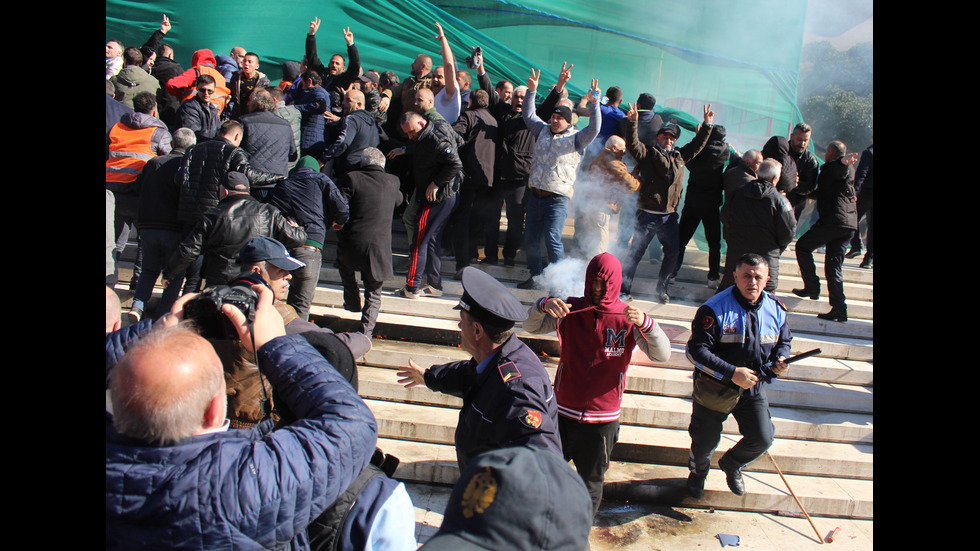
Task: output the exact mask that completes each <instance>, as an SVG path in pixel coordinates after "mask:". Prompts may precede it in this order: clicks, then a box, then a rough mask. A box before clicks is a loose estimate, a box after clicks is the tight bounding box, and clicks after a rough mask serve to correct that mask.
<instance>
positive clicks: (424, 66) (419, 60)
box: [412, 54, 432, 78]
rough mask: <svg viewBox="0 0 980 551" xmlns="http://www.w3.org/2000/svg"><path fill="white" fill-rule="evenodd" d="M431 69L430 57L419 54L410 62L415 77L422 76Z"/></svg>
mask: <svg viewBox="0 0 980 551" xmlns="http://www.w3.org/2000/svg"><path fill="white" fill-rule="evenodd" d="M431 71H432V58H431V57H429V56H427V55H425V54H419V55H418V56H417V57H416V58H415V61H414V62H413V63H412V76H413V77H415V78H419V77H423V76H425V75H427V74H429V73H430V72H431Z"/></svg>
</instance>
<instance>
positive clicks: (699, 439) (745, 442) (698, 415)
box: [687, 375, 776, 473]
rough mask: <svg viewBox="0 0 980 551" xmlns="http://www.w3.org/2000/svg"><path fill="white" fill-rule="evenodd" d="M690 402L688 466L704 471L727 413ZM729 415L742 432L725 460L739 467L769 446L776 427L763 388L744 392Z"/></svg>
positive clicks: (708, 464) (696, 470)
mask: <svg viewBox="0 0 980 551" xmlns="http://www.w3.org/2000/svg"><path fill="white" fill-rule="evenodd" d="M701 376H702V377H704V376H705V375H701ZM759 384H761V383H759ZM693 405H694V409H693V410H692V412H691V425H690V426H689V427H688V429H687V432H688V434H690V435H691V455H690V457H689V459H688V467H689V468H690V469H691V470H692V471H695V472H698V473H704V472H707V471H708V468H709V467H710V466H711V454H713V453H714V451H715V448H717V447H718V443H719V442H720V441H721V428H722V424H723V423H724V422H725V419H728V415H729V414H728V413H720V412H717V411H712V410H710V409H708V408H706V407H704V406H702V405H701V404H699V403H697V402H694V404H693ZM731 415H734V416H735V420H736V421H737V422H738V432H739V433H741V434H742V439H741V440H739V441H738V443H737V444H735V445H734V446H732V448H731V449H730V450H728V451H727V452H726V453H725V458H726V459H725V463H726V464H728V465H734V466H737V467H738V468H740V469H741V468H742V467H744V466H745V465H747V464H749V463H751V462H752V461H754V460H755V459H756V458H757V457H759V456H760V455H762V454H764V453H765V452H766V450H768V449H769V447H770V446H772V440H773V435H774V434H775V432H776V428H775V427H774V426H773V424H772V417H771V416H770V414H769V399H768V398H766V389H765V388H762V389H759V393H758V394H756V395H755V396H749V395H747V394H746V395H743V396H742V397H741V398H740V399H739V401H738V404H737V405H736V406H735V409H733V410H732V412H731Z"/></svg>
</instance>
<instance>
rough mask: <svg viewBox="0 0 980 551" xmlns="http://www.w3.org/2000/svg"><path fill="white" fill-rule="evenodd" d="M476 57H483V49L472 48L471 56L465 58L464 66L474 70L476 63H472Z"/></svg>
mask: <svg viewBox="0 0 980 551" xmlns="http://www.w3.org/2000/svg"><path fill="white" fill-rule="evenodd" d="M478 55H483V48H481V47H479V46H473V54H472V55H469V56H467V58H466V66H467V67H469V68H470V69H476V63H475V62H474V61H473V58H475V57H476V56H478Z"/></svg>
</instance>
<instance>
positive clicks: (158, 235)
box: [130, 128, 195, 318]
mask: <svg viewBox="0 0 980 551" xmlns="http://www.w3.org/2000/svg"><path fill="white" fill-rule="evenodd" d="M172 143H173V149H172V150H171V151H170V153H169V154H168V155H162V156H159V157H154V158H152V159H150V160H149V161H147V162H146V165H145V166H144V167H143V173H142V175H141V177H140V178H137V179H136V182H134V189H135V190H136V193H137V195H139V210H138V211H137V215H136V227H137V228H138V229H139V233H140V248H141V249H142V251H143V269H142V271H140V275H139V280H138V281H137V283H136V295H135V296H134V297H133V306H132V309H131V310H130V313H131V314H133V315H135V316H136V318H141V317H142V315H143V309H144V306H145V304H146V302H147V301H148V300H150V296H151V295H152V293H153V285H154V284H155V283H156V280H157V277H159V275H160V272H161V271H162V270H163V267H164V265H165V264H166V262H167V259H168V258H170V255H171V254H173V252H174V251H175V250H176V249H177V246H178V245H180V240H181V238H182V237H183V236H184V234H183V232H182V227H181V224H180V221H179V220H177V201H178V198H179V190H178V189H177V188H176V187H175V186H174V176H175V175H176V174H177V169H179V168H180V163H181V161H183V159H184V153H185V151H186V150H187V149H188V148H189V147H191V146H193V145H194V143H195V137H194V133H193V132H191V131H190V130H189V129H187V128H178V129H177V131H176V132H174V136H173V142H172ZM177 278H178V281H176V282H175V284H174V285H173V286H172V287H167V289H165V290H164V292H163V299H162V300H161V301H160V304H158V305H157V309H156V311H157V312H158V313H159V314H160V315H163V314H165V313H167V312H169V311H170V307H171V306H173V304H174V302H175V301H176V300H177V296H178V293H180V285H181V284H182V283H183V281H184V275H183V274H178V276H177ZM158 317H159V316H158Z"/></svg>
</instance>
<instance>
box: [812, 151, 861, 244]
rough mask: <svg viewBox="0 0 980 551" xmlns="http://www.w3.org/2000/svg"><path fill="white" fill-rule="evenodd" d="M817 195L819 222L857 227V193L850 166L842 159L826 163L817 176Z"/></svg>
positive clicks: (853, 228)
mask: <svg viewBox="0 0 980 551" xmlns="http://www.w3.org/2000/svg"><path fill="white" fill-rule="evenodd" d="M816 195H817V214H819V215H820V219H819V220H817V223H818V224H830V225H833V226H835V227H839V228H845V229H849V230H856V229H857V193H856V192H855V191H854V178H852V177H851V168H850V167H849V166H847V165H845V164H844V163H842V162H841V160H840V159H835V160H833V161H830V162H829V163H824V165H823V166H822V167H821V168H820V176H818V177H817V191H816Z"/></svg>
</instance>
